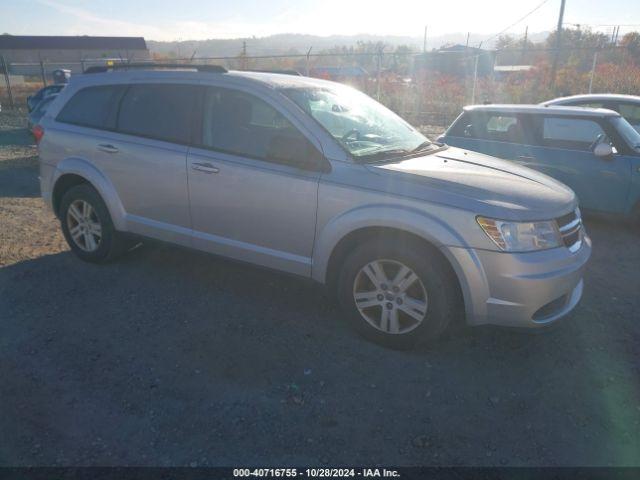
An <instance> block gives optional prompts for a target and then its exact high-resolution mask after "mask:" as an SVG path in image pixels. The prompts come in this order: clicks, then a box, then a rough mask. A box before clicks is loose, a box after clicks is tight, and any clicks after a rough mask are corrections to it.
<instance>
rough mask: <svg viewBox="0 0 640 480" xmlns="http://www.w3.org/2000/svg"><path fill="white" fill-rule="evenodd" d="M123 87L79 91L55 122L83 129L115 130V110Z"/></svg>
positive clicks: (91, 88)
mask: <svg viewBox="0 0 640 480" xmlns="http://www.w3.org/2000/svg"><path fill="white" fill-rule="evenodd" d="M122 90H123V87H121V86H117V85H108V86H99V87H87V88H83V89H82V90H79V91H78V92H77V93H76V94H75V95H74V96H73V97H72V98H71V99H70V100H69V101H68V102H67V103H66V105H65V106H64V107H63V108H62V111H61V112H60V113H59V114H58V116H57V118H56V120H57V121H58V122H63V123H71V124H73V125H79V126H83V127H91V128H98V129H106V130H110V129H113V128H115V115H114V112H115V108H116V106H117V102H118V99H119V98H120V95H121V93H122Z"/></svg>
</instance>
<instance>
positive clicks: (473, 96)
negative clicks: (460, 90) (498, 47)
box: [471, 54, 480, 105]
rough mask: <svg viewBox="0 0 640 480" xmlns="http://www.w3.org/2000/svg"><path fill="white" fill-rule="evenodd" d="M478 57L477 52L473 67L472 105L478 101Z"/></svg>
mask: <svg viewBox="0 0 640 480" xmlns="http://www.w3.org/2000/svg"><path fill="white" fill-rule="evenodd" d="M478 57H480V55H479V54H476V61H475V65H474V67H473V85H472V86H471V105H473V104H475V103H476V81H477V80H478Z"/></svg>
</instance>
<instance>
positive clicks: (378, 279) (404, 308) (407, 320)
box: [338, 240, 457, 349]
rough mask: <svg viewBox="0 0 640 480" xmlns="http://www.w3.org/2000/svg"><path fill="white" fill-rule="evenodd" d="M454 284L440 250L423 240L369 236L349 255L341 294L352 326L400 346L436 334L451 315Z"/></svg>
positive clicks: (402, 346)
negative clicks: (401, 240)
mask: <svg viewBox="0 0 640 480" xmlns="http://www.w3.org/2000/svg"><path fill="white" fill-rule="evenodd" d="M456 292H457V290H456V284H455V279H454V278H453V273H452V272H451V269H450V268H449V266H448V265H447V264H446V261H445V260H444V259H443V258H442V257H441V256H440V255H439V253H438V252H436V251H433V250H432V249H430V248H426V247H425V246H424V245H421V244H420V243H419V242H414V241H407V242H400V243H398V242H381V241H378V240H373V241H370V242H368V243H366V244H364V245H362V246H360V247H358V248H356V249H355V250H354V251H353V252H352V253H351V254H350V255H349V256H348V257H347V259H346V261H345V263H344V267H343V269H342V271H341V274H340V278H339V282H338V295H339V299H340V303H341V305H342V307H343V308H344V310H345V312H346V314H347V316H348V318H349V320H350V322H351V324H352V326H353V327H354V328H355V329H356V330H357V331H358V332H359V333H360V334H362V335H363V336H364V337H366V338H368V339H369V340H372V341H374V342H376V343H380V344H382V345H384V346H387V347H390V348H396V349H406V348H411V347H413V346H414V345H415V344H416V342H418V341H419V340H428V339H435V338H437V337H438V336H439V335H440V334H441V333H442V332H443V331H444V330H445V329H446V328H447V326H448V325H449V324H450V322H451V321H452V320H453V317H454V315H455V311H456V300H457V297H456Z"/></svg>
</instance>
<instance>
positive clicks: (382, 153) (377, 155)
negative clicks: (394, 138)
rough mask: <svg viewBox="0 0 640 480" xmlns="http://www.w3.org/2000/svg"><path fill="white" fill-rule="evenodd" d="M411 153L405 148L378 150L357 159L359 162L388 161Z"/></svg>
mask: <svg viewBox="0 0 640 480" xmlns="http://www.w3.org/2000/svg"><path fill="white" fill-rule="evenodd" d="M410 153H411V151H410V150H406V149H404V148H389V149H387V150H378V151H377V152H373V153H368V154H366V155H360V156H357V157H356V158H357V159H358V161H361V162H366V161H370V160H379V159H386V158H389V157H399V156H403V155H408V154H410Z"/></svg>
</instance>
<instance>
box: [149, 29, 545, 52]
mask: <svg viewBox="0 0 640 480" xmlns="http://www.w3.org/2000/svg"><path fill="white" fill-rule="evenodd" d="M548 34H549V32H540V33H533V34H530V35H529V40H530V41H533V42H538V41H542V40H544V39H545V38H546V37H547V36H548ZM488 37H490V36H489V35H486V34H485V35H481V34H474V33H472V34H471V35H470V36H469V44H470V45H474V46H475V45H478V44H479V43H480V41H483V40H486V39H487V38H488ZM466 41H467V34H466V33H451V34H446V35H438V36H434V37H428V39H427V48H428V49H429V50H430V49H432V48H439V47H441V46H442V45H444V44H449V43H461V44H464V43H465V42H466ZM243 42H246V49H247V55H248V56H256V55H286V54H304V53H306V52H307V51H308V50H309V48H310V47H312V48H313V50H312V51H313V53H319V52H321V51H324V50H329V49H334V48H342V47H346V48H349V47H355V46H357V44H358V43H359V42H365V43H367V42H373V43H377V42H382V43H383V44H384V45H386V46H387V51H389V50H391V49H393V48H394V47H397V46H399V45H407V46H409V47H411V48H412V49H414V50H416V51H419V50H421V49H422V42H423V39H422V38H421V37H415V36H408V35H407V36H391V35H371V34H359V35H330V36H326V37H325V36H317V35H305V34H293V33H283V34H278V35H271V36H268V37H260V38H258V37H252V38H234V39H209V40H186V41H179V42H178V41H176V42H160V41H155V40H147V47H148V48H149V50H150V51H151V53H152V54H153V53H155V54H159V55H169V56H175V57H179V58H183V57H191V56H195V57H235V56H237V55H239V54H240V53H241V51H242V48H243ZM494 42H495V39H493V40H491V41H489V42H485V44H483V47H485V48H491V47H492V46H493V44H494Z"/></svg>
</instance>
